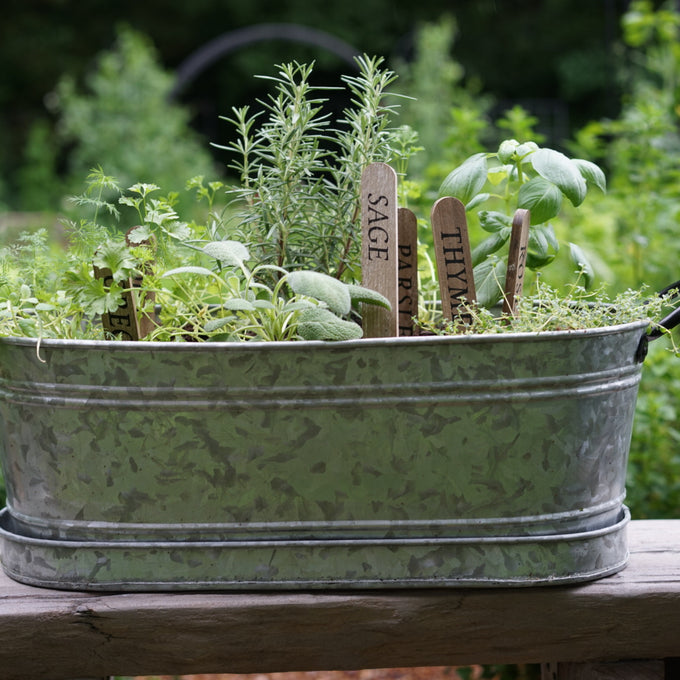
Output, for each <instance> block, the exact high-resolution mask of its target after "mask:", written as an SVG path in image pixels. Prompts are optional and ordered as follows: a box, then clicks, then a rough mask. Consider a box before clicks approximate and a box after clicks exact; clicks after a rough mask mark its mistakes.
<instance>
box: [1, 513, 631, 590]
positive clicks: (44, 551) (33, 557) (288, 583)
mask: <svg viewBox="0 0 680 680" xmlns="http://www.w3.org/2000/svg"><path fill="white" fill-rule="evenodd" d="M7 519H8V518H7V516H6V512H5V516H4V517H0V538H2V539H3V543H2V545H3V566H4V568H5V571H6V572H7V573H8V574H9V576H11V577H12V578H14V579H16V580H18V581H22V582H24V583H28V584H30V585H37V586H44V587H50V588H63V589H76V590H83V589H86V590H115V591H145V590H196V589H208V590H225V589H231V590H239V589H257V590H260V589H274V588H277V589H291V588H377V587H388V588H394V587H409V588H412V587H440V586H456V587H478V586H485V587H486V586H533V585H563V584H565V583H578V582H580V581H585V580H590V579H594V578H599V577H601V576H607V575H609V574H612V573H614V572H616V571H619V570H620V569H622V568H623V567H624V566H625V564H626V561H627V559H628V549H627V542H626V527H627V524H628V520H629V515H628V513H627V511H625V512H624V513H623V514H622V515H621V517H620V518H619V521H618V522H616V523H615V524H613V525H612V526H611V527H607V528H605V529H599V530H597V531H588V532H582V533H570V534H553V535H547V536H525V537H519V538H515V537H508V536H500V537H492V536H487V537H484V538H474V537H470V538H432V539H404V538H397V539H370V540H352V539H327V540H318V541H293V540H280V541H266V540H261V541H248V542H245V541H221V542H215V541H203V542H200V541H188V542H182V543H178V542H176V541H172V542H161V541H152V542H144V541H136V542H129V541H125V542H124V541H111V542H101V541H82V542H76V541H52V540H49V539H40V538H38V539H35V538H26V537H23V536H20V535H17V534H15V533H12V532H10V531H8V530H7V529H5V528H4V525H5V524H6V521H7Z"/></svg>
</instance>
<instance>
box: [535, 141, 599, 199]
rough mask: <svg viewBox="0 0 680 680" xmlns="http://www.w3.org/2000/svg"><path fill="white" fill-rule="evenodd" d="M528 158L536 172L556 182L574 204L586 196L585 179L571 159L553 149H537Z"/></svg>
mask: <svg viewBox="0 0 680 680" xmlns="http://www.w3.org/2000/svg"><path fill="white" fill-rule="evenodd" d="M529 158H530V159H531V163H532V165H533V166H534V169H535V170H536V172H537V173H538V174H539V175H540V176H541V177H543V178H544V179H547V180H548V181H549V182H552V183H553V184H556V185H557V186H558V187H559V189H560V191H561V192H562V193H563V194H564V195H565V196H566V197H567V198H568V199H569V200H570V201H571V202H572V203H573V204H574V205H575V206H577V205H580V204H581V203H582V202H583V199H584V198H585V197H586V181H585V179H583V175H581V171H580V170H579V168H578V166H577V165H576V164H575V163H574V162H573V161H571V160H570V159H569V158H567V157H566V156H565V155H564V154H563V153H560V152H559V151H554V150H553V149H538V151H534V153H532V154H531V156H529Z"/></svg>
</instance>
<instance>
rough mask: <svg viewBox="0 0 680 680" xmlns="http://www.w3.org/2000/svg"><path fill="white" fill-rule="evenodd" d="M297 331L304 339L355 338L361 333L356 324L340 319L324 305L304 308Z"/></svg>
mask: <svg viewBox="0 0 680 680" xmlns="http://www.w3.org/2000/svg"><path fill="white" fill-rule="evenodd" d="M297 331H298V335H299V336H300V337H301V338H303V339H304V340H356V339H358V338H360V337H361V336H362V335H363V331H362V330H361V328H360V327H359V326H358V325H357V324H355V323H354V322H352V321H345V320H344V319H341V318H340V317H338V316H336V315H335V314H333V312H331V311H330V310H328V309H325V308H324V307H313V308H311V309H306V310H304V311H303V312H302V313H301V314H300V318H299V321H298V327H297Z"/></svg>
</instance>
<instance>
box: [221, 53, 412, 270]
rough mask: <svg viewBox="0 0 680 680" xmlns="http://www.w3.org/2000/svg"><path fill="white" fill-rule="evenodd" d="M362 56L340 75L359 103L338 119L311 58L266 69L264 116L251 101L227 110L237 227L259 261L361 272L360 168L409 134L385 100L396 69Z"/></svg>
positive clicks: (388, 154) (389, 154)
mask: <svg viewBox="0 0 680 680" xmlns="http://www.w3.org/2000/svg"><path fill="white" fill-rule="evenodd" d="M357 61H358V65H359V67H360V74H359V75H358V76H356V77H345V78H344V79H343V80H344V82H345V85H346V87H347V89H348V91H349V94H350V96H351V99H352V103H351V106H349V107H348V108H347V109H346V110H345V111H344V113H343V115H342V116H341V118H340V120H337V121H333V120H331V118H330V117H329V114H328V113H326V112H325V111H324V104H325V103H326V100H325V98H323V97H321V96H320V95H319V94H318V92H317V90H316V89H315V88H314V87H312V86H311V85H310V82H309V79H310V76H311V73H312V67H311V66H309V65H300V64H284V65H282V66H280V67H279V72H278V74H277V75H276V76H273V77H271V78H269V80H271V82H272V83H273V84H274V87H275V93H274V94H272V95H270V96H269V98H268V99H267V101H266V102H264V107H265V112H264V113H265V119H264V121H257V119H256V116H253V115H251V114H250V112H249V109H248V107H243V108H240V109H234V110H233V118H231V119H228V120H229V122H231V123H232V124H233V125H234V126H235V128H236V130H237V132H238V139H237V141H236V142H234V143H233V144H232V145H230V147H228V148H229V149H230V150H231V151H234V152H235V153H236V154H237V160H236V161H235V162H234V163H233V164H232V166H231V167H232V168H233V169H234V170H236V171H237V172H238V174H239V177H240V180H241V184H240V186H239V187H238V188H236V189H234V190H233V192H232V195H233V197H234V198H235V199H237V201H238V202H237V203H236V204H235V217H234V219H235V220H236V221H237V222H238V227H237V228H236V229H235V231H234V235H235V237H236V238H238V239H239V240H241V241H243V242H244V243H245V244H246V245H247V246H248V248H250V249H251V251H252V252H253V254H254V256H255V257H256V258H257V259H258V261H260V262H263V263H267V264H274V265H276V266H278V267H286V268H290V267H294V268H298V267H304V268H307V269H312V270H316V271H321V272H325V273H327V274H331V275H333V276H335V277H337V278H341V277H343V276H345V277H347V278H350V279H351V278H352V277H354V278H356V277H357V276H358V271H357V265H358V260H359V239H358V234H359V233H360V229H359V219H360V213H359V190H360V179H361V173H362V171H363V169H364V168H365V166H366V165H367V164H369V163H371V162H376V161H389V160H391V158H392V156H393V155H394V148H395V147H396V145H397V144H396V140H397V138H399V139H403V138H402V137H399V136H398V132H397V131H396V130H393V129H391V128H390V127H389V116H388V114H389V113H390V112H391V111H392V109H393V107H392V106H386V105H385V104H384V103H383V97H384V95H385V93H386V90H387V88H388V86H389V85H390V84H391V83H392V82H393V80H394V78H395V76H394V74H393V73H392V72H391V71H386V70H382V69H381V68H380V65H381V62H382V60H381V59H372V58H368V57H363V58H361V59H358V60H357ZM258 122H259V123H260V125H259V126H258V125H257V124H256V123H258ZM399 150H400V153H401V157H402V159H403V158H404V157H405V156H406V157H408V151H405V150H404V148H403V145H402V146H401V147H400V149H399Z"/></svg>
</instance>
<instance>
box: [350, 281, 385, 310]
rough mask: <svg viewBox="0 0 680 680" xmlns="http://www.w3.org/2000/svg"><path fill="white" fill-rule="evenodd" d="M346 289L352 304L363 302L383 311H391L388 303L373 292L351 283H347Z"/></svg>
mask: <svg viewBox="0 0 680 680" xmlns="http://www.w3.org/2000/svg"><path fill="white" fill-rule="evenodd" d="M347 288H348V290H349V295H350V298H351V300H352V302H365V303H368V304H372V305H378V307H384V308H385V309H392V305H391V304H390V301H389V300H388V299H387V298H386V297H385V296H384V295H381V294H380V293H378V292H377V291H375V290H372V289H370V288H364V287H363V286H357V285H355V284H353V283H348V284H347Z"/></svg>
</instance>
